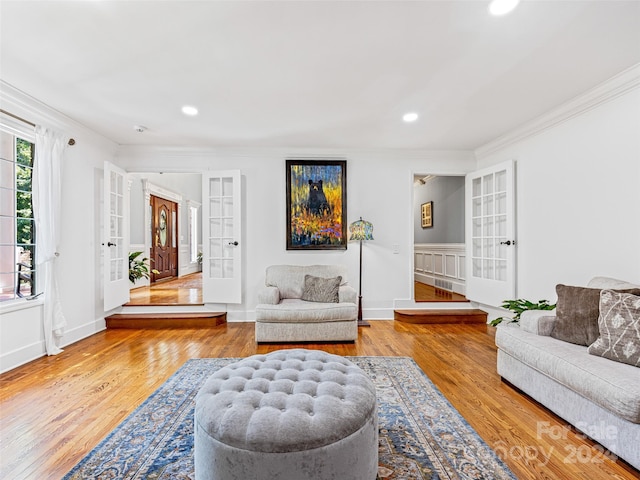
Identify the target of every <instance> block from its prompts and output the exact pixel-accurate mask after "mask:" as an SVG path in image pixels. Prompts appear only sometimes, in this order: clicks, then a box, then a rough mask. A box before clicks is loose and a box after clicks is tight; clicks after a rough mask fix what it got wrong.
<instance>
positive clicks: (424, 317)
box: [393, 308, 487, 324]
mask: <svg viewBox="0 0 640 480" xmlns="http://www.w3.org/2000/svg"><path fill="white" fill-rule="evenodd" d="M393 318H394V320H397V321H399V322H405V323H431V324H435V323H487V312H485V311H484V310H480V309H478V308H465V309H463V308H452V309H444V308H431V309H428V308H422V309H411V310H394V311H393Z"/></svg>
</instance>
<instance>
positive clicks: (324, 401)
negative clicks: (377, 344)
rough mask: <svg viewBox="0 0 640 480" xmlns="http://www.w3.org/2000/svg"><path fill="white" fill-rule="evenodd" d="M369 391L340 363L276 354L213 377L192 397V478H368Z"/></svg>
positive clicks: (360, 375) (372, 435) (306, 354)
mask: <svg viewBox="0 0 640 480" xmlns="http://www.w3.org/2000/svg"><path fill="white" fill-rule="evenodd" d="M376 406H377V403H376V392H375V387H374V385H373V383H372V382H371V380H370V379H369V378H368V377H367V375H366V374H365V373H364V372H363V371H362V370H361V369H360V368H359V367H357V366H356V365H354V364H353V363H351V362H350V361H348V360H347V359H346V358H343V357H340V356H338V355H331V354H328V353H326V352H322V351H319V350H304V349H292V350H279V351H276V352H272V353H269V354H266V355H254V356H252V357H248V358H245V359H243V360H240V361H238V362H236V363H233V364H231V365H229V366H227V367H224V368H222V369H220V370H218V371H217V372H216V373H214V374H213V375H212V376H211V377H210V378H209V379H208V380H207V381H206V382H205V384H204V385H203V386H202V388H201V389H200V391H199V392H198V395H197V397H196V410H195V447H194V450H195V453H194V455H195V475H196V480H205V479H215V480H260V479H264V480H267V479H268V480H305V479H309V480H374V479H375V478H376V475H377V471H378V416H377V408H376Z"/></svg>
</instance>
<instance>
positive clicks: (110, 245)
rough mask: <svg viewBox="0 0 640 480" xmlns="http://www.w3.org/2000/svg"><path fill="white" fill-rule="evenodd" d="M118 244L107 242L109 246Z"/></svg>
mask: <svg viewBox="0 0 640 480" xmlns="http://www.w3.org/2000/svg"><path fill="white" fill-rule="evenodd" d="M115 246H117V245H116V244H115V243H111V242H107V247H115Z"/></svg>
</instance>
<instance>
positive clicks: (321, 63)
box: [0, 0, 640, 150]
mask: <svg viewBox="0 0 640 480" xmlns="http://www.w3.org/2000/svg"><path fill="white" fill-rule="evenodd" d="M487 4H488V1H484V0H473V1H456V0H449V1H429V0H424V1H419V0H418V1H416V0H414V1H403V0H389V1H375V0H361V1H347V0H343V1H323V0H306V1H265V0H262V1H206V0H200V1H156V2H152V1H100V0H84V1H66V2H65V1H41V2H39V1H26V0H20V1H5V0H0V22H1V23H0V28H1V30H0V40H1V47H0V48H1V50H0V54H1V56H0V76H1V78H2V80H4V81H5V82H6V83H8V84H10V85H11V86H13V87H15V88H17V89H19V90H21V91H23V92H25V93H26V94H28V95H30V96H33V97H35V98H36V99H38V100H39V101H40V102H43V103H45V104H47V105H49V106H50V107H52V108H54V109H55V110H58V111H59V112H61V113H63V114H65V115H67V116H68V117H71V118H72V119H74V120H76V121H78V122H80V123H82V124H84V125H86V126H87V127H89V128H91V129H92V130H95V131H96V132H99V133H101V134H102V135H104V136H105V137H107V138H109V139H111V140H113V141H115V142H117V143H119V144H124V145H163V146H193V147H238V148H271V147H274V148H327V149H329V148H331V149H350V148H367V149H429V150H441V149H447V150H449V149H451V150H473V149H475V148H477V147H480V146H482V145H484V144H485V143H487V142H489V141H491V140H493V139H495V138H497V137H498V136H500V135H502V134H505V133H507V132H508V131H510V130H512V129H513V128H515V127H517V126H519V125H521V124H523V123H525V122H527V121H529V120H531V119H533V118H536V117H537V116H539V115H541V114H543V113H545V112H547V111H548V110H550V109H552V108H553V107H555V106H558V105H560V104H561V103H563V102H565V101H568V100H570V99H572V98H574V97H575V96H577V95H579V94H581V93H583V92H585V91H587V90H589V89H590V88H592V87H594V86H595V85H598V84H600V83H601V82H603V81H605V80H607V79H609V78H610V77H612V76H614V75H615V74H617V73H619V72H621V71H623V70H625V69H627V68H629V67H631V66H632V65H635V64H638V63H640V1H610V0H604V1H581V0H571V1H559V0H554V1H536V0H529V1H527V0H523V1H522V2H521V4H520V6H519V7H518V8H517V9H516V10H515V11H514V12H512V13H511V14H509V15H506V16H503V17H493V16H490V15H489V14H488V12H487ZM185 104H189V105H194V106H196V107H197V108H198V109H199V112H200V113H199V114H198V115H197V116H195V117H187V116H185V115H183V114H182V113H181V112H180V109H181V107H182V106H183V105H185ZM409 111H413V112H416V113H418V114H419V118H418V120H417V121H416V122H414V123H411V124H406V123H404V122H403V121H402V119H401V117H402V115H403V114H404V113H405V112H409ZM134 125H142V126H145V127H146V128H147V130H146V131H144V132H143V133H138V132H136V131H135V130H134Z"/></svg>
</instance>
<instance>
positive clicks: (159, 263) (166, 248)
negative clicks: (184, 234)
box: [150, 195, 178, 282]
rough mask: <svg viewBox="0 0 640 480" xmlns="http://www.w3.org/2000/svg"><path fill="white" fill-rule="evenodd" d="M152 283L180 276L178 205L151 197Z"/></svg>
mask: <svg viewBox="0 0 640 480" xmlns="http://www.w3.org/2000/svg"><path fill="white" fill-rule="evenodd" d="M150 203H151V255H150V258H151V269H152V273H151V282H156V281H158V280H162V279H165V278H171V277H177V276H178V241H177V238H178V213H177V212H178V204H177V203H175V202H172V201H171V200H167V199H164V198H160V197H156V196H155V195H151V197H150Z"/></svg>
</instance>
